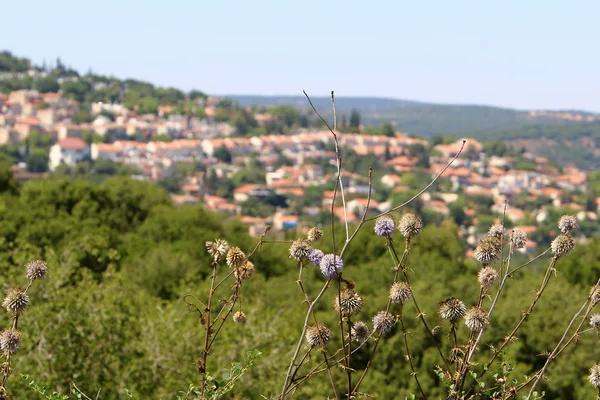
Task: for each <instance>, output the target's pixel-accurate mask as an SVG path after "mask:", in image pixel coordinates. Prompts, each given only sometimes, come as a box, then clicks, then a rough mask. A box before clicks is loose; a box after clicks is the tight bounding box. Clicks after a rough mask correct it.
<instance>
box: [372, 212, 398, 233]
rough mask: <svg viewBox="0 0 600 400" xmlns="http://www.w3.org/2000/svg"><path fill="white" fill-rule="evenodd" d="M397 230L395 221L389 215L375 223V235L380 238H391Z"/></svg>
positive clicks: (383, 216)
mask: <svg viewBox="0 0 600 400" xmlns="http://www.w3.org/2000/svg"><path fill="white" fill-rule="evenodd" d="M395 230H396V225H395V224H394V220H393V219H392V217H391V216H390V215H388V214H385V215H382V216H381V217H379V218H377V221H376V222H375V233H376V234H377V235H379V236H390V235H391V234H392V233H394V231H395Z"/></svg>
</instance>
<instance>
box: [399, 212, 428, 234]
mask: <svg viewBox="0 0 600 400" xmlns="http://www.w3.org/2000/svg"><path fill="white" fill-rule="evenodd" d="M398 228H399V229H400V233H401V234H402V236H404V237H405V238H412V237H415V236H417V235H418V234H419V233H421V231H422V230H423V221H422V220H421V218H419V217H417V216H416V215H414V214H410V213H408V214H404V215H403V216H402V218H401V219H400V223H399V226H398Z"/></svg>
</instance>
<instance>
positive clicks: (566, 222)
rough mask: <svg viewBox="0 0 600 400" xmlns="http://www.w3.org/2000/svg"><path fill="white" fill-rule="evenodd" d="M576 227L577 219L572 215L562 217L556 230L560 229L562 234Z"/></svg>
mask: <svg viewBox="0 0 600 400" xmlns="http://www.w3.org/2000/svg"><path fill="white" fill-rule="evenodd" d="M578 226H579V225H578V224H577V218H575V217H574V216H572V215H563V216H562V217H560V219H559V220H558V229H560V231H561V232H562V233H569V232H571V231H572V230H573V229H575V228H577V227H578Z"/></svg>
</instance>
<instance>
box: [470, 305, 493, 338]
mask: <svg viewBox="0 0 600 400" xmlns="http://www.w3.org/2000/svg"><path fill="white" fill-rule="evenodd" d="M489 322H490V321H489V318H488V313H487V312H486V311H485V310H484V309H483V308H481V307H473V308H471V309H470V310H469V311H467V313H466V314H465V325H467V328H469V330H470V331H472V332H479V331H481V330H482V329H483V328H485V326H486V325H487V324H488V323H489Z"/></svg>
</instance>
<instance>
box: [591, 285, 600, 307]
mask: <svg viewBox="0 0 600 400" xmlns="http://www.w3.org/2000/svg"><path fill="white" fill-rule="evenodd" d="M590 299H591V301H592V306H595V305H597V304H599V303H600V286H596V285H594V286H592V288H591V289H590Z"/></svg>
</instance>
